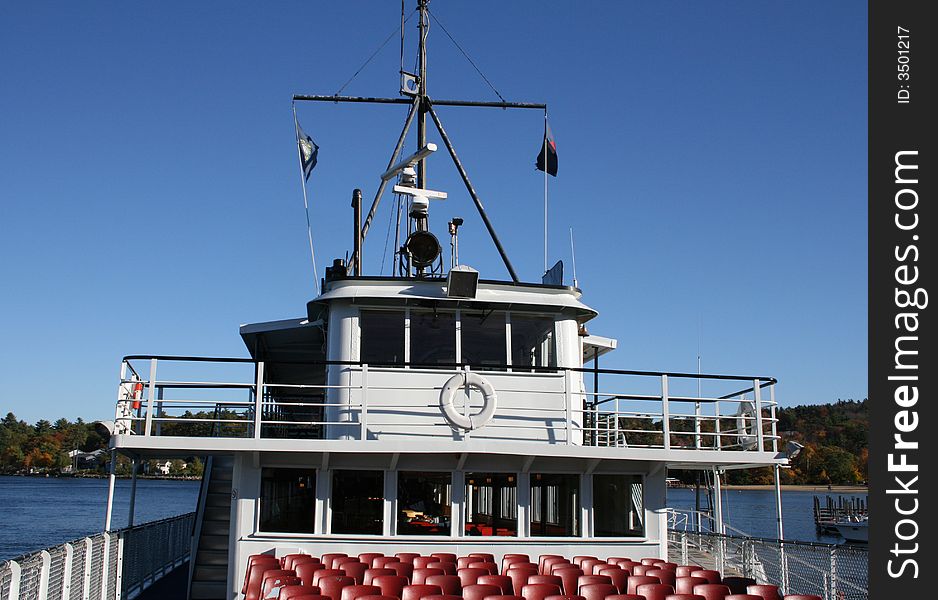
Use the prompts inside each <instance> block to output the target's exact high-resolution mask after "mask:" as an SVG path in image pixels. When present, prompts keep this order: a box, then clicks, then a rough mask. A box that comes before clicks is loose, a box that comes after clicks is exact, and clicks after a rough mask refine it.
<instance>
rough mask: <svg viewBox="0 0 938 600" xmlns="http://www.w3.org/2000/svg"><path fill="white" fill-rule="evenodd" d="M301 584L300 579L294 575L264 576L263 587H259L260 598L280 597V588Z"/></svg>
mask: <svg viewBox="0 0 938 600" xmlns="http://www.w3.org/2000/svg"><path fill="white" fill-rule="evenodd" d="M287 572H288V573H290V572H292V571H287ZM267 573H270V571H267ZM301 584H302V582H301V581H300V578H299V577H297V576H296V575H265V577H264V585H263V586H261V598H269V597H274V598H276V597H277V596H279V595H280V588H282V587H283V586H285V585H301Z"/></svg>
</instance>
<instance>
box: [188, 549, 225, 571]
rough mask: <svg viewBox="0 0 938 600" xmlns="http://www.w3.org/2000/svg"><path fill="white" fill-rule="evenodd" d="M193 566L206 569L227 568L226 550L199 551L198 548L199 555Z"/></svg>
mask: <svg viewBox="0 0 938 600" xmlns="http://www.w3.org/2000/svg"><path fill="white" fill-rule="evenodd" d="M195 564H196V565H198V566H207V567H227V566H228V549H227V548H225V549H224V550H215V549H205V550H203V549H201V548H199V554H198V555H197V556H196V559H195Z"/></svg>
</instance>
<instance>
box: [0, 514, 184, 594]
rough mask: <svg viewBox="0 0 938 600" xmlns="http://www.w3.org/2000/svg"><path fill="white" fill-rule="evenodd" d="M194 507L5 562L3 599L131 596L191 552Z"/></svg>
mask: <svg viewBox="0 0 938 600" xmlns="http://www.w3.org/2000/svg"><path fill="white" fill-rule="evenodd" d="M194 523H195V513H189V514H186V515H180V516H178V517H172V518H169V519H163V520H160V521H153V522H151V523H144V524H143V525H137V526H135V527H128V528H126V529H118V530H115V531H110V532H107V533H99V534H96V535H93V536H90V537H86V538H83V539H80V540H75V541H73V542H69V543H67V544H62V545H61V546H56V547H54V548H49V549H47V550H41V551H39V552H34V553H32V554H26V555H23V556H20V557H17V558H14V559H12V560H8V561H5V562H4V563H3V564H2V565H0V600H46V599H47V598H55V599H56V600H58V599H59V598H61V599H63V600H80V599H91V600H121V599H125V600H132V599H133V598H134V597H136V596H138V595H139V594H140V592H142V591H143V590H144V589H146V588H147V587H149V586H150V585H151V584H152V583H153V582H154V581H156V580H158V579H159V578H160V577H162V576H163V575H165V574H166V573H168V572H169V571H171V570H173V569H174V568H176V567H178V566H179V565H181V564H182V563H183V562H185V560H186V559H187V558H188V557H189V549H190V543H191V536H192V529H193V524H194Z"/></svg>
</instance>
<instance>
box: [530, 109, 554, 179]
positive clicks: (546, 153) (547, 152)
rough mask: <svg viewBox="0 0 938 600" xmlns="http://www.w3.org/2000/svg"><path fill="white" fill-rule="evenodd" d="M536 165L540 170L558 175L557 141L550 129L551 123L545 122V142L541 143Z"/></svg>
mask: <svg viewBox="0 0 938 600" xmlns="http://www.w3.org/2000/svg"><path fill="white" fill-rule="evenodd" d="M534 167H535V168H536V169H537V170H538V171H547V173H548V175H553V176H554V177H556V176H557V142H555V141H554V134H553V132H552V131H551V130H550V125H548V124H547V122H546V121H545V123H544V143H543V144H542V145H541V152H540V154H538V155H537V160H536V161H534Z"/></svg>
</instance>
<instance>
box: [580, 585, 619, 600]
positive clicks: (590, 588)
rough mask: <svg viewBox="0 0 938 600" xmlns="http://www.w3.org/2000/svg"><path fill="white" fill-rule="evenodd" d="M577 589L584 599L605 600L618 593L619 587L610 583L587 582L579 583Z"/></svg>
mask: <svg viewBox="0 0 938 600" xmlns="http://www.w3.org/2000/svg"><path fill="white" fill-rule="evenodd" d="M578 591H579V592H580V595H581V596H583V597H584V598H585V599H586V600H606V598H608V597H609V596H615V595H616V594H618V593H619V589H618V588H616V586H614V585H612V584H611V583H587V584H585V585H581V586H580V587H579V589H578Z"/></svg>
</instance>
